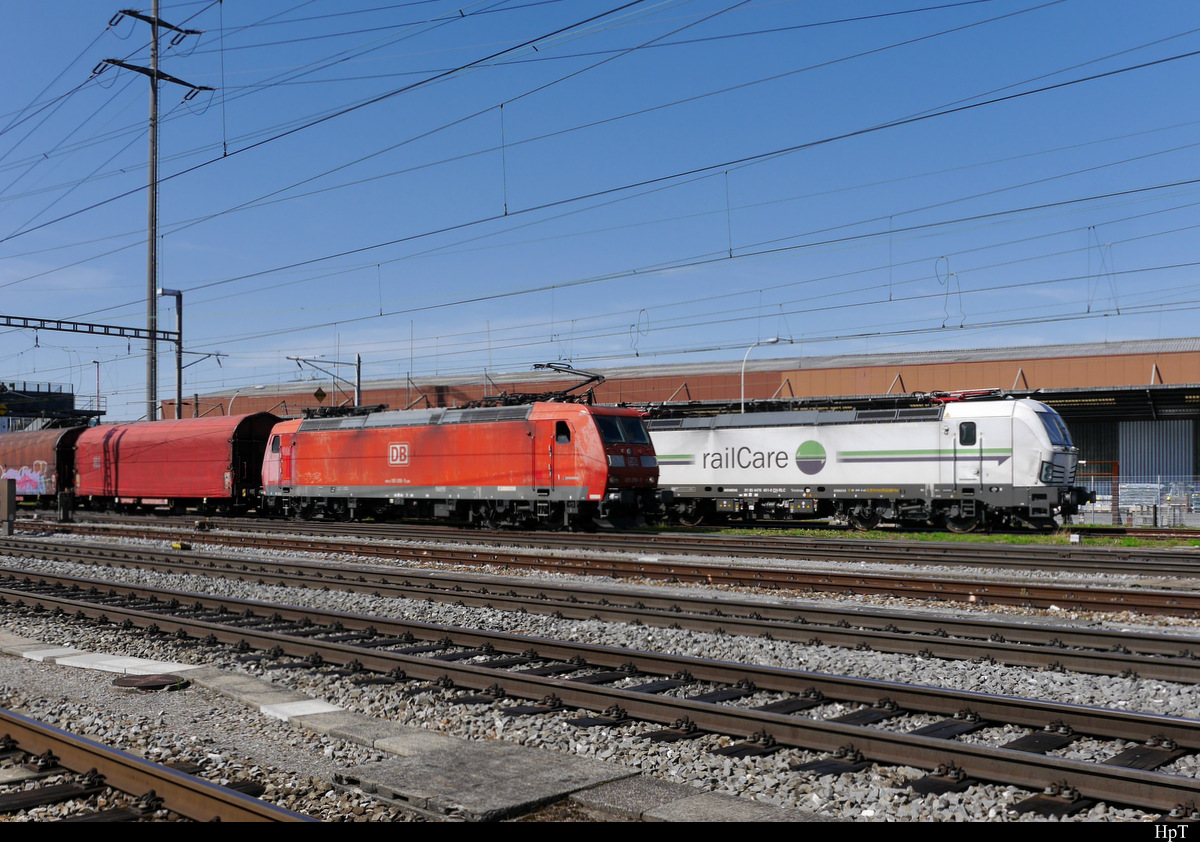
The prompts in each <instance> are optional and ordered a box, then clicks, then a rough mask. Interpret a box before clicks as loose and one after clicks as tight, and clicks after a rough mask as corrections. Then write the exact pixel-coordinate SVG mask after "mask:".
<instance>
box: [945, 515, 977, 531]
mask: <svg viewBox="0 0 1200 842" xmlns="http://www.w3.org/2000/svg"><path fill="white" fill-rule="evenodd" d="M978 526H979V517H978V516H975V517H951V516H949V515H947V516H946V528H947V529H949V530H950V531H951V532H954V533H956V534H958V535H965V534H966V533H968V532H974V531H975V529H976V527H978Z"/></svg>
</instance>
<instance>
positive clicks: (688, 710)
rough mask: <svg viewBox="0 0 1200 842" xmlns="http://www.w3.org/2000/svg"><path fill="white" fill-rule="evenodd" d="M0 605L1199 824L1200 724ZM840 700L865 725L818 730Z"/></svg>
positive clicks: (113, 597)
mask: <svg viewBox="0 0 1200 842" xmlns="http://www.w3.org/2000/svg"><path fill="white" fill-rule="evenodd" d="M93 589H94V590H93ZM0 596H2V597H3V598H4V599H5V600H6V601H7V602H8V604H9V605H10V606H12V605H15V604H17V603H18V602H19V603H20V604H22V605H23V606H24V608H23V609H22V610H35V609H36V610H40V611H51V612H55V613H59V614H61V615H64V616H72V617H79V618H83V617H90V618H94V619H101V621H102V622H108V623H116V624H128V626H129V627H131V628H141V629H144V630H146V633H148V634H152V635H168V634H171V635H176V636H177V637H178V638H179V639H180V640H186V641H190V642H193V645H199V646H203V647H205V648H211V647H212V646H213V645H215V644H219V643H224V644H228V645H234V646H238V647H241V648H245V649H257V650H259V651H264V652H271V653H272V654H271V656H270V657H272V658H275V659H281V660H282V661H283V663H282V664H281V665H280V666H287V667H290V668H294V669H309V670H312V669H322V670H329V669H331V666H332V668H333V669H335V670H337V671H340V672H342V674H344V675H346V676H350V677H353V676H356V675H360V673H359V671H360V670H361V671H362V673H361V677H360V679H359V680H361V681H362V682H363V683H368V682H371V683H374V682H385V683H386V682H400V683H403V684H404V686H405V687H406V688H408V689H407V690H406V691H405V692H411V693H421V692H438V693H453V694H454V696H455V700H456V701H457V702H458V703H459V704H468V705H478V706H481V707H482V708H485V709H487V710H492V709H497V708H498V709H500V710H501V711H502V712H503V713H505V714H508V715H513V714H516V713H545V714H558V713H561V712H562V711H563V710H564V709H567V710H569V711H572V713H571V714H570V715H571V717H573V721H575V724H576V725H577V726H578V727H594V726H596V725H604V724H607V725H609V726H614V725H621V724H627V723H628V722H629V721H630V720H637V721H641V722H645V723H656V724H657V725H658V726H666V727H664V728H658V729H657V730H650V731H646V732H645V736H646V739H651V740H656V739H657V740H664V739H665V740H674V739H693V738H695V737H697V736H700V735H703V734H706V733H719V734H728V735H732V736H735V737H737V738H744V737H745V736H746V735H755V736H754V737H753V738H751V739H747V740H745V741H743V742H735V743H733V744H732V745H731V746H730V753H732V754H735V755H736V754H737V753H739V752H761V751H777V750H780V749H781V748H783V747H796V748H802V749H805V750H807V751H810V752H818V753H821V754H824V755H827V756H823V757H821V758H820V759H818V760H816V761H813V762H812V763H810V764H798V766H797V768H795V769H794V771H795V772H796V773H798V774H829V773H836V772H838V771H845V770H846V769H849V768H852V767H855V766H857V765H858V764H860V763H869V762H877V763H890V764H902V765H907V766H916V767H918V768H923V769H926V770H928V771H929V772H930V773H931V774H930V775H929V776H927V777H926V778H923V779H921V780H918V781H914V786H915V787H916V788H917V789H918V790H920V789H922V788H926V789H928V788H933V789H934V790H935V791H936V790H937V789H938V788H941V787H945V788H948V789H950V790H953V789H954V788H957V787H964V786H966V785H970V783H971V782H972V781H988V782H998V783H1006V784H1012V785H1017V786H1021V787H1026V788H1030V789H1032V790H1034V791H1035V792H1036V791H1040V790H1047V789H1050V790H1055V791H1056V792H1057V793H1058V795H1043V796H1035V797H1033V798H1032V799H1031V800H1030V801H1029V802H1027V803H1026V804H1024V805H1022V806H1021V807H1020V809H1030V810H1040V811H1047V812H1053V811H1064V812H1069V811H1070V810H1072V809H1077V808H1079V807H1080V806H1082V805H1084V804H1085V803H1088V801H1089V799H1100V800H1105V801H1107V802H1110V803H1118V804H1133V805H1136V806H1140V807H1143V808H1147V809H1154V810H1164V811H1170V810H1176V812H1177V813H1179V814H1181V815H1185V816H1187V815H1195V814H1196V813H1195V811H1196V807H1195V804H1196V802H1197V801H1198V800H1200V782H1197V780H1195V779H1192V778H1185V777H1179V776H1176V775H1171V774H1163V773H1160V772H1155V771H1152V769H1155V768H1158V767H1160V766H1162V765H1164V764H1168V763H1171V762H1172V761H1174V760H1175V759H1176V758H1178V757H1180V756H1181V755H1185V754H1190V753H1195V752H1197V751H1200V722H1197V721H1195V720H1187V719H1178V718H1173V717H1165V716H1157V715H1152V714H1135V713H1127V712H1122V711H1117V710H1109V709H1102V708H1094V707H1081V706H1076V705H1069V704H1062V703H1053V702H1045V701H1037V700H1026V699H1014V698H1012V697H1010V696H989V695H986V694H982V693H970V692H965V691H955V690H942V689H937V688H930V687H920V686H915V685H906V684H899V683H896V682H888V681H872V680H868V679H861V678H857V679H856V678H845V677H839V676H831V675H822V674H817V673H805V672H798V671H792V670H783V669H778V668H770V667H762V666H756V665H753V664H737V663H730V662H724V661H711V660H705V659H698V658H685V657H680V656H671V655H661V654H654V653H648V652H641V651H631V650H628V649H622V648H615V647H604V646H596V645H591V644H582V643H569V642H564V641H559V640H550V639H536V638H530V637H523V636H519V635H512V634H507V633H503V632H483V631H479V630H475V629H463V628H453V627H447V626H443V625H435V624H425V623H414V622H405V621H399V620H394V619H388V618H384V617H368V616H359V615H354V614H346V613H340V612H330V611H319V610H315V609H300V608H292V607H285V606H279V605H265V604H263V603H257V602H247V601H243V600H235V599H231V598H219V597H212V596H205V595H199V594H194V593H190V592H179V591H167V590H160V589H152V588H139V587H132V586H127V585H120V584H116V583H110V582H95V581H92V580H87V579H77V578H71V577H52V576H45V575H41V576H32V575H30V576H28V581H23V582H21V583H19V586H13V583H6V586H5V587H4V588H2V589H0ZM366 673H370V675H367V674H366ZM351 680H353V678H351ZM834 700H836V701H837V702H838V703H840V704H842V705H850V706H852V707H853V708H854V709H853V710H851V711H850V712H849V713H846V714H842V715H839V716H836V717H833V718H828V719H824V718H817V716H818V715H819V711H820V710H821V709H822V708H823V707H824V706H827V705H829V704H830V703H831V702H832V701H834ZM530 702H532V704H530ZM574 711H584V712H587V711H590V712H598V713H594V714H593V715H588V714H586V713H584V714H581V715H577V714H575V713H573V712H574ZM914 716H920V717H923V719H924V720H925V721H924V724H922V725H921V726H920V727H917V728H913V729H912V730H908V731H894V730H890V729H889V728H888V727H886V725H885V724H884V723H904V722H906V721H907V722H911V718H912V717H914ZM999 723H1006V724H1009V725H1013V726H1020V727H1022V728H1025V729H1029V731H1030V732H1029V733H1027V734H1026V735H1025V736H1024V737H1021V738H1018V739H1017V740H1012V741H1010V742H1009V743H1006V744H1004V745H1002V746H999V747H994V746H989V745H982V744H976V743H968V742H959V741H956V740H955V739H953V737H955V736H958V735H962V734H966V733H969V732H971V731H976V730H979V729H983V728H987V727H989V726H995V725H997V724H999ZM1082 737H1087V738H1092V739H1100V740H1106V741H1120V742H1117V743H1116V744H1115V745H1114V747H1113V749H1112V751H1111V752H1110V754H1109V756H1107V757H1106V758H1105V762H1102V763H1091V762H1084V761H1080V760H1072V759H1068V758H1064V757H1059V756H1055V755H1052V754H1047V753H1046V752H1049V751H1052V750H1054V749H1056V748H1059V747H1061V746H1063V745H1067V744H1069V743H1070V742H1071V741H1072V740H1075V739H1079V738H1082ZM1127 742H1133V743H1136V744H1137V745H1134V746H1128V745H1126V743H1127ZM1064 780H1065V781H1066V782H1067V785H1066V787H1065V788H1064V787H1063V786H1061V782H1062V781H1064Z"/></svg>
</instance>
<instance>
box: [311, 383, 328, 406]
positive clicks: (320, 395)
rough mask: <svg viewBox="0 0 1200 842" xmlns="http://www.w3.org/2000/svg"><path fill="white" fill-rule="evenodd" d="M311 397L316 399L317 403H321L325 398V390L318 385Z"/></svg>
mask: <svg viewBox="0 0 1200 842" xmlns="http://www.w3.org/2000/svg"><path fill="white" fill-rule="evenodd" d="M313 397H314V398H316V399H317V403H321V402H322V401H324V400H325V390H324V389H322V388H321V387H320V386H318V387H317V391H315V392H313Z"/></svg>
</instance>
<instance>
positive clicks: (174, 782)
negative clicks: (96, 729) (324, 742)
mask: <svg viewBox="0 0 1200 842" xmlns="http://www.w3.org/2000/svg"><path fill="white" fill-rule="evenodd" d="M0 732H2V733H7V734H8V735H9V736H11V737H12V738H13V739H14V740H15V741H16V743H17V745H18V746H19V747H20V749H21V750H22V751H24V752H26V753H28V754H33V755H39V754H44V753H45V752H47V751H51V752H53V753H54V755H55V756H56V757H57V758H58V760H59V764H60V765H61V766H62V767H63V768H65V769H69V770H71V771H73V772H77V773H84V772H87V771H89V770H91V769H95V770H97V771H99V772H100V774H102V775H103V776H104V783H105V785H106V786H111V787H113V788H114V789H118V790H120V791H122V792H125V793H128V794H130V795H133V796H135V797H136V796H141V795H144V794H145V793H147V792H149V791H150V790H154V792H155V794H156V795H157V796H158V797H159V798H161V799H162V801H163V808H164V809H167V810H170V811H171V812H172V813H176V814H178V815H180V816H183V817H185V818H189V819H193V820H195V821H201V822H207V821H222V822H304V821H314V819H312V818H310V817H308V816H302V815H300V814H299V813H293V812H292V811H290V810H285V809H284V808H282V807H277V806H275V805H274V804H269V803H267V802H266V801H260V800H259V799H257V798H251V797H249V796H247V795H243V794H242V793H240V792H237V791H235V790H232V789H227V788H225V787H222V786H218V785H217V784H214V783H211V782H209V781H206V780H203V779H201V778H196V777H193V776H192V775H187V774H184V773H183V772H178V771H176V770H174V769H169V768H167V767H165V766H160V765H159V764H157V763H151V762H150V761H148V760H143V759H142V758H140V757H134V756H133V755H131V754H127V753H125V752H123V751H120V750H119V749H115V748H110V747H108V746H105V745H101V744H100V743H96V742H93V741H92V740H89V739H87V738H85V737H80V736H78V735H77V734H72V733H70V732H68V731H63V730H60V729H58V728H54V727H52V726H50V725H46V724H45V723H43V722H38V721H37V720H35V719H31V718H29V717H27V716H22V715H21V714H19V713H15V712H13V711H10V710H3V709H0Z"/></svg>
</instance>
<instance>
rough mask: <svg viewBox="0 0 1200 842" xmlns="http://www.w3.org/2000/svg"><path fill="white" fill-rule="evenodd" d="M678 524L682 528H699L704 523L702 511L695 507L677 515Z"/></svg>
mask: <svg viewBox="0 0 1200 842" xmlns="http://www.w3.org/2000/svg"><path fill="white" fill-rule="evenodd" d="M679 522H680V523H681V524H682V525H684V526H699V525H700V524H702V523H704V511H703V510H702V509H700V507H699V506H697V507H696V508H694V509H688V510H687V511H683V512H680V513H679Z"/></svg>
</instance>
